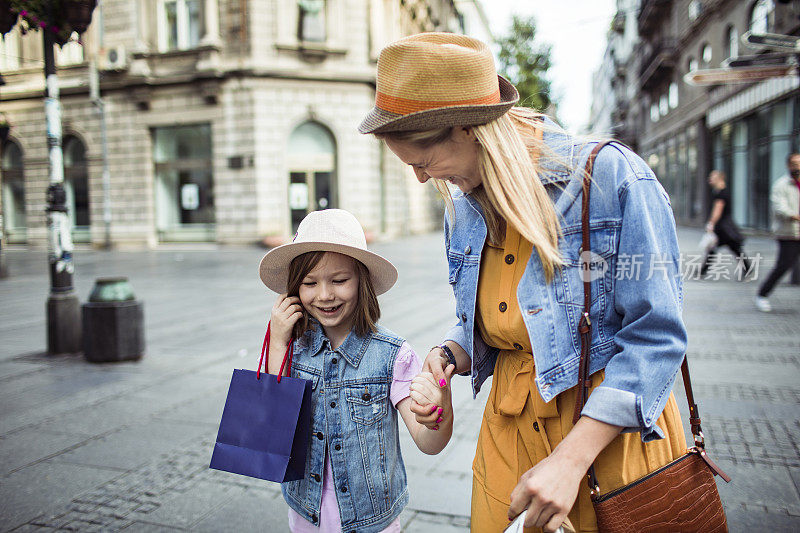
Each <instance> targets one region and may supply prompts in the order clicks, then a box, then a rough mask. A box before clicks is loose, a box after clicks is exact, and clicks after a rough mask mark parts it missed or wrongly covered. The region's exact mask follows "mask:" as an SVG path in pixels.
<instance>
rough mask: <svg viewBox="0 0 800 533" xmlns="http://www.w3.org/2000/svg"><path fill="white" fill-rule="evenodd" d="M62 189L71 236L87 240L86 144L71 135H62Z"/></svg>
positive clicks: (87, 180) (87, 183) (87, 185)
mask: <svg viewBox="0 0 800 533" xmlns="http://www.w3.org/2000/svg"><path fill="white" fill-rule="evenodd" d="M62 150H63V152H64V191H65V192H66V193H67V209H68V210H69V218H70V225H71V226H72V233H73V235H72V237H73V239H74V240H76V241H78V242H88V240H89V224H90V220H89V172H88V168H87V166H86V146H85V145H84V144H83V142H82V141H81V140H80V139H79V138H77V137H75V136H72V135H69V136H66V137H64V141H63V143H62Z"/></svg>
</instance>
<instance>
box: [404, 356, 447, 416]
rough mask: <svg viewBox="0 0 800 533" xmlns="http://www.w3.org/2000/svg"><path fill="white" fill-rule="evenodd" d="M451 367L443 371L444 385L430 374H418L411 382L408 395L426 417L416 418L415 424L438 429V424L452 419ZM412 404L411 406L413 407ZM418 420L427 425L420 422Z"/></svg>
mask: <svg viewBox="0 0 800 533" xmlns="http://www.w3.org/2000/svg"><path fill="white" fill-rule="evenodd" d="M452 368H453V365H449V366H448V368H447V369H445V377H444V378H442V379H444V380H445V382H444V383H445V385H444V386H442V385H441V383H437V382H436V381H435V379H434V377H433V374H432V373H430V372H420V373H419V374H418V375H417V376H416V377H414V379H413V380H412V381H411V386H410V387H409V389H410V394H411V399H412V400H414V404H416V405H418V406H421V407H423V413H426V412H427V414H426V415H423V416H419V415H418V416H417V417H416V418H417V422H418V423H420V424H423V425H425V426H426V427H427V428H428V429H434V430H437V429H439V424H440V423H441V422H444V421H445V420H449V419H450V418H451V417H452V413H453V405H452V401H451V395H450V378H451V377H452V374H453V371H452ZM414 404H412V405H414ZM420 418H423V419H425V420H426V422H427V423H423V422H420Z"/></svg>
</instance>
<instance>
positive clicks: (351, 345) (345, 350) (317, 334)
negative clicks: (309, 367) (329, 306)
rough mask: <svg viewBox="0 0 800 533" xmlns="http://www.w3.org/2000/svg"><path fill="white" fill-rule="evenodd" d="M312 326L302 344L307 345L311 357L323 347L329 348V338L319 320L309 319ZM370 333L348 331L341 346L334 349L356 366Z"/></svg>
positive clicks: (367, 342) (365, 347) (364, 350)
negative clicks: (362, 335)
mask: <svg viewBox="0 0 800 533" xmlns="http://www.w3.org/2000/svg"><path fill="white" fill-rule="evenodd" d="M311 324H312V328H313V329H311V330H309V331H307V332H306V334H305V335H304V337H303V338H304V339H305V341H304V346H308V347H309V349H308V353H309V355H310V356H311V357H314V356H316V355H317V354H319V353H320V352H321V351H322V350H323V348H327V349H330V345H331V344H330V340H329V339H328V337H327V336H326V335H325V331H324V330H323V329H322V326H321V325H320V323H319V322H317V321H316V320H314V319H311ZM371 338H372V335H370V334H367V335H366V336H364V337H359V336H358V335H356V333H355V331H350V333H349V334H348V335H347V338H346V339H345V340H344V342H343V343H342V345H341V346H339V347H338V348H337V349H336V352H338V353H339V354H341V356H342V357H344V359H345V360H346V361H347V362H348V363H350V364H351V365H353V366H356V367H357V366H358V364H359V363H360V362H361V359H362V358H363V357H364V353H365V352H366V351H367V346H368V345H369V341H370V340H371Z"/></svg>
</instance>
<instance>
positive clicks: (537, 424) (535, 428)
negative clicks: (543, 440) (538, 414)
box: [533, 422, 539, 431]
mask: <svg viewBox="0 0 800 533" xmlns="http://www.w3.org/2000/svg"><path fill="white" fill-rule="evenodd" d="M533 429H534V431H539V422H534V423H533Z"/></svg>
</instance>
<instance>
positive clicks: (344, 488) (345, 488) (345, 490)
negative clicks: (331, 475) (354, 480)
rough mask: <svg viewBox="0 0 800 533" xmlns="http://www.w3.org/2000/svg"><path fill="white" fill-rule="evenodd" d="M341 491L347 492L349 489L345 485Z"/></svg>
mask: <svg viewBox="0 0 800 533" xmlns="http://www.w3.org/2000/svg"><path fill="white" fill-rule="evenodd" d="M339 490H340V491H342V492H347V487H345V486H344V485H342V488H340V489H339Z"/></svg>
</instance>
